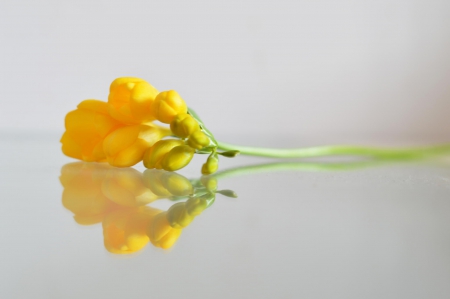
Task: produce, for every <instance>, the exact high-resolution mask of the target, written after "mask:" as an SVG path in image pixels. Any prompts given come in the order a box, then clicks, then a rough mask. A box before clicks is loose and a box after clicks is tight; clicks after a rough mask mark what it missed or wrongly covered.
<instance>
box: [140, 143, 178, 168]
mask: <svg viewBox="0 0 450 299" xmlns="http://www.w3.org/2000/svg"><path fill="white" fill-rule="evenodd" d="M183 144H184V143H183V141H182V140H178V139H166V140H160V141H158V142H156V143H155V144H154V145H153V146H152V147H150V148H149V149H147V151H146V152H145V153H144V166H145V167H147V168H157V169H161V168H162V166H161V163H162V161H163V159H164V157H165V156H166V155H167V153H169V152H170V151H171V150H172V149H173V148H174V147H176V146H179V145H183Z"/></svg>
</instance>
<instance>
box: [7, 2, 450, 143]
mask: <svg viewBox="0 0 450 299" xmlns="http://www.w3.org/2000/svg"><path fill="white" fill-rule="evenodd" d="M449 14H450V1H447V0H427V1H425V0H413V1H411V0H394V1H393V0H376V1H372V0H366V1H358V0H339V1H336V0H310V1H304V0H303V1H287V0H277V1H273V0H272V1H264V0H260V1H242V0H239V1H237V0H229V1H207V0H200V1H134V0H131V1H126V2H123V1H105V0H103V1H91V0H89V1H87V0H77V1H56V0H53V1H46V0H40V1H31V0H30V1H23V0H3V1H1V3H0V28H1V29H0V41H1V47H0V68H1V72H0V76H1V77H0V101H1V109H0V131H7V132H15V131H22V132H28V133H30V132H37V130H40V131H48V132H50V131H51V132H54V133H55V135H56V134H62V132H63V130H64V128H63V125H64V122H63V121H64V116H65V114H66V113H67V112H68V111H70V110H73V109H74V108H75V107H76V105H77V104H78V103H79V102H80V101H81V100H84V99H88V98H95V99H101V100H107V96H108V88H109V84H110V83H111V81H112V80H113V79H115V78H116V77H121V76H135V77H141V78H144V79H146V80H147V81H149V82H150V83H151V84H153V85H154V86H155V87H156V88H158V89H159V90H160V91H162V90H168V89H175V90H177V91H178V92H179V93H180V94H181V95H182V97H183V98H184V99H185V100H186V102H187V103H188V105H189V106H190V107H192V108H194V109H196V110H197V112H198V113H199V114H200V116H201V117H202V118H203V119H204V121H205V122H206V124H207V125H208V126H209V127H210V129H211V130H212V131H213V132H214V133H215V134H216V137H217V138H218V139H221V140H222V141H228V142H232V141H233V138H234V136H235V135H237V134H239V135H240V136H244V137H245V138H246V140H247V142H248V143H249V144H252V145H261V146H262V145H265V146H279V147H283V146H296V145H298V146H303V145H312V144H334V143H355V144H365V143H374V144H390V145H406V144H425V143H432V142H445V141H448V140H449V139H450V138H449V128H448V127H449V126H450V118H449V117H448V116H449V114H450V112H449V110H450V109H449V108H450V100H449V99H450V84H449V82H450V55H449V54H448V53H449V49H450V18H449ZM261 137H263V138H261Z"/></svg>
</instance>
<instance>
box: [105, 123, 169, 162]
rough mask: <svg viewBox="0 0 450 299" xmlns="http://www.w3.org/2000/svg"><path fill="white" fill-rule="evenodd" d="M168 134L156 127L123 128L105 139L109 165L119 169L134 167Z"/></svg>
mask: <svg viewBox="0 0 450 299" xmlns="http://www.w3.org/2000/svg"><path fill="white" fill-rule="evenodd" d="M166 134H167V132H166V131H164V130H162V129H160V128H157V127H154V126H146V125H134V126H127V127H123V128H120V129H118V130H116V131H114V132H112V133H111V134H109V135H108V136H107V137H106V138H105V141H104V142H103V150H104V152H105V154H106V158H107V160H108V162H109V164H111V165H113V166H117V167H129V166H133V165H135V164H136V163H138V162H140V161H141V160H142V158H143V156H144V152H145V151H146V150H147V149H148V148H149V147H151V146H152V145H153V144H154V143H155V142H157V141H158V140H160V139H161V138H162V137H164V136H165V135H166Z"/></svg>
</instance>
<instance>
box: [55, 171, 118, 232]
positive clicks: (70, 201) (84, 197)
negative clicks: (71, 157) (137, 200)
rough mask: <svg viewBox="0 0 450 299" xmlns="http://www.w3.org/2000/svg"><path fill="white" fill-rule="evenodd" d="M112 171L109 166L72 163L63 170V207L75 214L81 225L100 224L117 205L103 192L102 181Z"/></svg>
mask: <svg viewBox="0 0 450 299" xmlns="http://www.w3.org/2000/svg"><path fill="white" fill-rule="evenodd" d="M110 169H111V167H109V166H107V165H101V164H88V163H80V162H77V163H70V164H66V165H64V167H63V168H62V169H61V177H60V181H61V184H62V185H63V187H64V191H63V195H62V203H63V206H64V207H65V208H66V209H68V210H70V211H71V212H72V213H74V214H75V215H74V219H75V221H76V222H78V223H79V224H83V225H90V224H94V223H99V222H101V221H102V219H103V217H104V216H105V215H106V214H107V213H108V212H109V211H111V210H113V209H116V208H117V205H116V204H114V203H113V202H111V201H110V200H108V198H107V197H106V196H105V195H104V194H103V192H102V181H103V178H104V177H105V175H106V173H107V172H108V171H109V170H110Z"/></svg>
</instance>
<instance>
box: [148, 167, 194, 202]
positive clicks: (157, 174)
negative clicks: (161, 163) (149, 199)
mask: <svg viewBox="0 0 450 299" xmlns="http://www.w3.org/2000/svg"><path fill="white" fill-rule="evenodd" d="M143 180H144V184H145V186H146V187H148V188H149V189H150V190H151V191H152V192H153V193H155V194H156V195H158V196H161V197H171V196H173V195H175V196H186V195H190V194H192V193H193V192H194V187H193V186H192V184H191V182H190V181H189V180H188V179H187V178H185V177H184V176H182V175H180V174H178V173H176V172H168V171H164V170H157V169H147V170H146V171H144V176H143Z"/></svg>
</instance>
